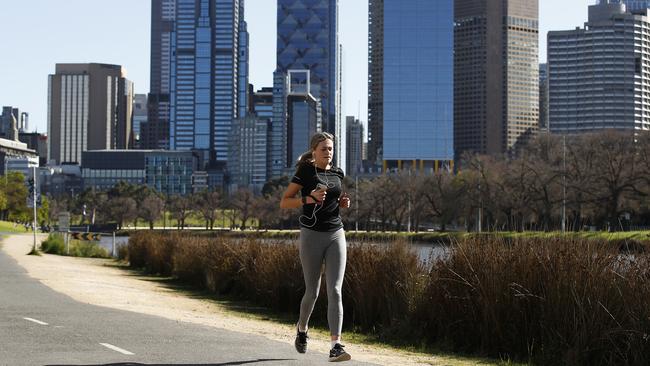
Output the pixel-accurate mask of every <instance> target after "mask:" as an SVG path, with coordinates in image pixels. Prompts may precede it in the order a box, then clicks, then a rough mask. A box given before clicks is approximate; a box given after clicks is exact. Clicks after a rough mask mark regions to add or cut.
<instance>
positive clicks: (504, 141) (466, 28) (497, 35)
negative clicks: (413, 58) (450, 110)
mask: <svg viewBox="0 0 650 366" xmlns="http://www.w3.org/2000/svg"><path fill="white" fill-rule="evenodd" d="M454 18H455V30H454V33H455V37H454V146H455V149H456V157H457V158H458V157H459V156H460V155H462V153H464V152H466V151H468V152H476V153H481V154H502V153H506V152H509V151H511V150H512V149H513V148H515V147H516V146H517V145H518V144H519V143H523V142H525V140H526V139H527V138H528V137H530V136H532V135H534V134H535V133H536V132H537V130H538V124H539V101H538V99H539V90H538V88H539V87H538V85H539V80H538V77H539V76H538V68H539V64H538V55H537V53H538V42H539V41H538V33H539V30H538V28H539V25H538V0H504V1H492V0H456V1H455V5H454Z"/></svg>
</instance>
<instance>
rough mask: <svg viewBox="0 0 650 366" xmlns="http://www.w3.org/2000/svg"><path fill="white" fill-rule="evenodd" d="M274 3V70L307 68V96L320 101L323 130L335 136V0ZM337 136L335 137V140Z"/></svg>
mask: <svg viewBox="0 0 650 366" xmlns="http://www.w3.org/2000/svg"><path fill="white" fill-rule="evenodd" d="M277 4H278V8H277V68H276V71H277V72H280V73H284V74H285V75H286V74H287V72H288V71H289V70H309V71H310V83H311V95H312V96H313V97H314V98H316V99H318V100H319V101H320V104H321V109H322V113H323V115H322V118H323V130H324V131H327V132H330V133H333V134H335V135H336V134H337V130H338V131H340V126H339V124H340V121H339V118H338V112H339V109H338V108H339V107H338V106H337V104H338V103H337V102H338V100H339V96H340V83H339V80H338V78H339V72H340V69H339V65H338V64H339V63H338V61H339V59H338V56H337V55H338V50H339V44H338V0H278V2H277ZM337 126H338V129H337ZM273 128H275V126H273ZM274 133H275V131H274ZM341 137H342V136H338V135H337V136H335V138H336V140H337V141H336V143H339V142H340V141H339V139H340V138H341ZM272 149H273V148H272ZM334 159H338V157H337V156H336V155H335V156H334ZM336 164H337V165H340V164H339V163H338V162H336Z"/></svg>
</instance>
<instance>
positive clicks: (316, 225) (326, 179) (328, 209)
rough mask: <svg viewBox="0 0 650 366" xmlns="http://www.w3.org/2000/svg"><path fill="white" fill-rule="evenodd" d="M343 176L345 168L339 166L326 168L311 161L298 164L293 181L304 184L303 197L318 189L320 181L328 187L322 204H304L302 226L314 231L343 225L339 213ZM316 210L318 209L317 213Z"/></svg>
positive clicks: (335, 228) (338, 227)
mask: <svg viewBox="0 0 650 366" xmlns="http://www.w3.org/2000/svg"><path fill="white" fill-rule="evenodd" d="M343 176H344V174H343V170H342V169H340V168H337V167H332V168H331V169H328V170H324V169H320V168H317V167H316V166H315V165H313V164H310V163H304V164H300V166H298V169H297V170H296V174H295V175H294V176H293V178H292V179H291V182H292V183H296V184H298V185H300V186H302V189H301V190H300V193H302V195H303V197H306V196H308V195H309V194H310V193H311V191H313V190H314V189H316V185H317V184H318V183H322V184H325V185H327V187H328V188H327V195H326V196H325V202H323V205H322V206H321V205H316V204H313V203H312V204H306V205H303V206H302V216H301V218H300V220H299V221H300V226H302V227H305V228H308V229H311V230H314V231H336V230H338V229H340V228H342V227H343V221H341V215H340V214H339V197H341V185H342V182H343ZM314 210H317V211H316V213H315V214H314Z"/></svg>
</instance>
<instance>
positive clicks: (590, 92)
mask: <svg viewBox="0 0 650 366" xmlns="http://www.w3.org/2000/svg"><path fill="white" fill-rule="evenodd" d="M648 28H650V17H648V15H647V14H646V13H645V11H644V13H643V14H640V13H635V14H631V13H629V12H626V11H625V5H623V4H612V3H600V4H598V5H592V6H590V7H589V20H588V22H586V23H585V25H584V28H577V29H574V30H568V31H553V32H549V34H548V80H549V115H550V116H549V119H550V120H549V122H550V130H551V132H553V133H580V132H589V131H596V130H603V129H619V130H648V129H650V96H649V95H648V87H647V85H650V66H649V65H648V61H647V60H649V59H650V46H649V45H648V42H647V41H645V39H647V37H648V31H647V29H648Z"/></svg>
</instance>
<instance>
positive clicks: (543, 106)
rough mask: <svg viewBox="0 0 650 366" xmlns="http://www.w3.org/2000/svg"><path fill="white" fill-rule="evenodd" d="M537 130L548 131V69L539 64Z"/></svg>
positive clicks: (544, 65)
mask: <svg viewBox="0 0 650 366" xmlns="http://www.w3.org/2000/svg"><path fill="white" fill-rule="evenodd" d="M539 129H540V130H548V68H547V67H546V64H539Z"/></svg>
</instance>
